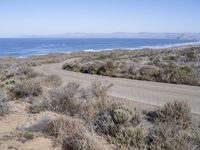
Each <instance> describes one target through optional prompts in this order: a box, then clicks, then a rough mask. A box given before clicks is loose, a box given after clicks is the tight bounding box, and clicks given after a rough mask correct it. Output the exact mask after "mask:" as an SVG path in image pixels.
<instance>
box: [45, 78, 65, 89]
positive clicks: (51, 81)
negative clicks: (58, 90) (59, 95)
mask: <svg viewBox="0 0 200 150" xmlns="http://www.w3.org/2000/svg"><path fill="white" fill-rule="evenodd" d="M44 82H45V84H46V85H47V86H53V87H58V86H60V85H61V84H62V80H61V78H60V77H59V76H58V75H49V76H47V77H46V78H45V80H44Z"/></svg>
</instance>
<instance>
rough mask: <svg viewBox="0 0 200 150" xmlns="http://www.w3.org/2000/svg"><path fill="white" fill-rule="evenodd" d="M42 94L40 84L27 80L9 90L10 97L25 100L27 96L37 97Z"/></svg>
mask: <svg viewBox="0 0 200 150" xmlns="http://www.w3.org/2000/svg"><path fill="white" fill-rule="evenodd" d="M41 94H42V87H41V84H40V82H38V81H36V80H33V79H29V80H25V81H21V82H19V81H18V82H17V83H16V84H15V85H14V86H13V87H11V88H10V95H11V97H13V98H25V97H28V96H39V95H41Z"/></svg>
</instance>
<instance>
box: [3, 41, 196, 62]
mask: <svg viewBox="0 0 200 150" xmlns="http://www.w3.org/2000/svg"><path fill="white" fill-rule="evenodd" d="M196 46H200V40H196V41H194V42H186V43H176V44H166V45H160V46H139V47H132V48H131V47H130V48H123V47H119V48H105V49H92V48H91V49H82V50H70V51H62V52H61V51H52V52H47V53H41V54H40V53H36V54H27V55H20V56H17V55H6V56H1V55H0V58H3V57H14V58H19V59H23V58H29V57H38V56H48V55H56V54H72V53H98V52H113V51H134V50H136V51H140V50H146V49H150V50H163V49H174V48H178V49H179V48H187V47H196Z"/></svg>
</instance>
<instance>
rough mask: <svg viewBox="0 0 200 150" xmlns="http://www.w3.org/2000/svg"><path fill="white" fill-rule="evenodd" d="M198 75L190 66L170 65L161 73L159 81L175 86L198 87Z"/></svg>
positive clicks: (164, 67)
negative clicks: (187, 85)
mask: <svg viewBox="0 0 200 150" xmlns="http://www.w3.org/2000/svg"><path fill="white" fill-rule="evenodd" d="M196 76H197V73H196V72H195V71H194V70H193V69H192V68H191V67H190V66H187V65H185V66H177V65H175V64H168V65H165V66H163V68H162V70H161V71H160V76H159V80H160V81H163V82H169V83H175V84H189V85H197V84H198V79H197V77H196Z"/></svg>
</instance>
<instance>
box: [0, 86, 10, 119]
mask: <svg viewBox="0 0 200 150" xmlns="http://www.w3.org/2000/svg"><path fill="white" fill-rule="evenodd" d="M8 112H9V104H8V102H7V97H6V94H5V92H4V91H2V90H1V91H0V116H4V115H5V114H8Z"/></svg>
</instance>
